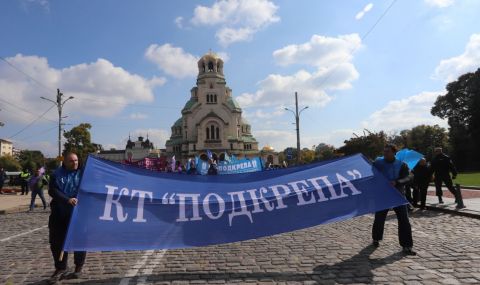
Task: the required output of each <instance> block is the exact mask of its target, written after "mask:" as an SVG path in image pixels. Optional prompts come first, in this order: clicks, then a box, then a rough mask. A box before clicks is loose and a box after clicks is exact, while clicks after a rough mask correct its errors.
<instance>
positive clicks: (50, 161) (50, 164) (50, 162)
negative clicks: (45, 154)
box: [45, 158, 60, 173]
mask: <svg viewBox="0 0 480 285" xmlns="http://www.w3.org/2000/svg"><path fill="white" fill-rule="evenodd" d="M58 166H60V163H59V162H58V160H57V159H56V158H47V159H46V160H45V168H46V169H45V170H46V171H47V173H53V172H54V171H55V169H56V168H57V167H58Z"/></svg>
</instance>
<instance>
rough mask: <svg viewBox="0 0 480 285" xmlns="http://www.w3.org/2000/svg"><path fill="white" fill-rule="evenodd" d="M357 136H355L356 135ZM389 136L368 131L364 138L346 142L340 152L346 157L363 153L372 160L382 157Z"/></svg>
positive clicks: (357, 137) (355, 138)
mask: <svg viewBox="0 0 480 285" xmlns="http://www.w3.org/2000/svg"><path fill="white" fill-rule="evenodd" d="M354 135H355V134H354ZM387 141H388V140H387V135H386V134H385V132H383V131H380V132H378V133H374V132H370V131H368V132H367V134H364V135H363V136H357V135H355V137H353V138H350V139H349V140H346V141H344V145H343V146H342V147H340V148H339V149H338V151H339V152H340V153H342V154H345V155H352V154H356V153H362V154H363V155H365V156H366V157H368V158H370V159H372V160H373V159H375V158H376V157H378V156H380V155H382V152H383V148H384V146H385V144H386V143H387Z"/></svg>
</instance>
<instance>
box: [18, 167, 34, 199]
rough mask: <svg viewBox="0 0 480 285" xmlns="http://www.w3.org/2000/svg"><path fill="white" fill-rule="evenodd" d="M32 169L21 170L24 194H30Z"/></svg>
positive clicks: (21, 183) (21, 184)
mask: <svg viewBox="0 0 480 285" xmlns="http://www.w3.org/2000/svg"><path fill="white" fill-rule="evenodd" d="M30 176H31V175H30V170H28V169H26V168H24V169H23V170H22V172H20V186H21V187H22V195H28V181H29V180H30Z"/></svg>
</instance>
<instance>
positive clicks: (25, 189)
mask: <svg viewBox="0 0 480 285" xmlns="http://www.w3.org/2000/svg"><path fill="white" fill-rule="evenodd" d="M20 186H21V187H22V195H23V194H25V195H28V181H26V180H23V179H22V181H21V182H20Z"/></svg>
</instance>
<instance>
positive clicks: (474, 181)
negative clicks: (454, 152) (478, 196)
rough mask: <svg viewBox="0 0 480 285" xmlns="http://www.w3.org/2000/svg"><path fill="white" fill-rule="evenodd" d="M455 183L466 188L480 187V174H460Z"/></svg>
mask: <svg viewBox="0 0 480 285" xmlns="http://www.w3.org/2000/svg"><path fill="white" fill-rule="evenodd" d="M453 183H459V184H460V185H464V186H480V172H470V173H459V174H458V176H457V179H455V180H454V181H453Z"/></svg>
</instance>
